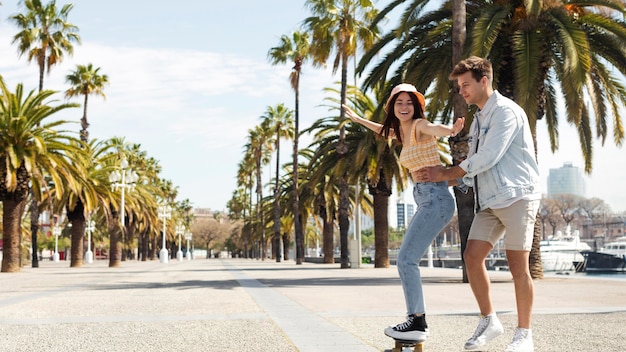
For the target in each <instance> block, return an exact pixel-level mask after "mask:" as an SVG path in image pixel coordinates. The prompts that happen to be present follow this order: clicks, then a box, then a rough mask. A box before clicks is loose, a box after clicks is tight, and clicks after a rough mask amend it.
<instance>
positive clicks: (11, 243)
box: [2, 198, 37, 273]
mask: <svg viewBox="0 0 626 352" xmlns="http://www.w3.org/2000/svg"><path fill="white" fill-rule="evenodd" d="M26 202H27V200H26V198H24V199H22V200H19V201H18V200H15V199H12V198H9V199H5V200H3V201H2V245H3V252H2V272H4V273H12V272H18V271H20V270H21V267H20V260H19V258H20V246H19V241H20V233H21V231H20V227H21V226H20V225H21V222H22V220H21V219H22V212H23V211H24V206H25V205H26ZM33 252H34V253H37V250H36V248H33Z"/></svg>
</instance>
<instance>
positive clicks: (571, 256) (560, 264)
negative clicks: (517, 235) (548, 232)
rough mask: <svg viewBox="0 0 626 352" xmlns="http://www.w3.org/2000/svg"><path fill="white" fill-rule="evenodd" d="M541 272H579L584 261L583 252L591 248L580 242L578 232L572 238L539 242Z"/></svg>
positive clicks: (557, 238)
mask: <svg viewBox="0 0 626 352" xmlns="http://www.w3.org/2000/svg"><path fill="white" fill-rule="evenodd" d="M540 249H541V263H542V266H543V271H573V270H575V271H581V270H582V265H583V263H584V261H585V258H584V256H583V255H582V252H583V251H590V250H591V247H590V246H589V245H588V244H587V243H585V242H581V241H580V237H579V236H578V231H574V235H573V236H565V237H561V236H557V237H556V238H553V239H548V240H544V241H541V242H540Z"/></svg>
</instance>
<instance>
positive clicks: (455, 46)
mask: <svg viewBox="0 0 626 352" xmlns="http://www.w3.org/2000/svg"><path fill="white" fill-rule="evenodd" d="M466 17H467V11H466V5H465V0H454V1H453V4H452V20H453V24H452V67H454V66H455V65H456V64H457V63H458V62H459V61H461V56H462V55H463V51H464V50H463V49H464V47H465V39H466V37H467V29H466V26H467V25H466ZM453 84H454V87H455V88H458V85H457V83H456V81H455V80H453ZM453 99H454V100H453V102H454V120H455V121H456V119H457V118H459V117H463V116H467V104H466V103H465V100H464V99H463V98H462V97H461V95H459V94H455V95H454V98H453ZM449 143H450V152H451V154H452V163H453V165H458V164H459V163H460V162H461V161H463V160H464V159H465V158H466V157H467V150H468V149H467V148H468V138H467V134H466V132H465V131H463V132H461V133H460V134H459V135H458V136H457V137H453V138H450V139H449ZM454 195H455V199H456V207H457V213H458V219H459V236H460V237H461V260H463V253H464V251H465V247H466V245H467V237H468V236H469V229H470V226H471V224H472V221H473V220H474V194H473V192H468V193H467V194H464V193H463V192H460V191H459V190H458V189H456V188H455V189H454ZM463 282H464V283H468V282H469V279H468V277H467V270H466V268H465V261H464V260H463Z"/></svg>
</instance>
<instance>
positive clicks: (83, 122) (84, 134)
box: [80, 94, 89, 142]
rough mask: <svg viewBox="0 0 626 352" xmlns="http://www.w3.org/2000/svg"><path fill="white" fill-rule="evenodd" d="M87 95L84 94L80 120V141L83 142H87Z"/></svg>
mask: <svg viewBox="0 0 626 352" xmlns="http://www.w3.org/2000/svg"><path fill="white" fill-rule="evenodd" d="M88 96H89V94H85V103H84V104H83V118H82V119H80V127H81V130H80V140H81V141H83V142H87V141H89V132H88V131H87V128H88V127H89V123H88V122H87V97H88Z"/></svg>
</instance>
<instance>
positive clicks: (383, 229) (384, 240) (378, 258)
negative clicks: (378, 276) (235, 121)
mask: <svg viewBox="0 0 626 352" xmlns="http://www.w3.org/2000/svg"><path fill="white" fill-rule="evenodd" d="M380 182H384V180H380V181H379V183H380ZM388 208H389V195H385V194H383V193H382V192H376V193H375V194H374V248H375V249H376V251H375V254H374V267H375V268H388V267H389V217H388V211H387V210H388Z"/></svg>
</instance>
